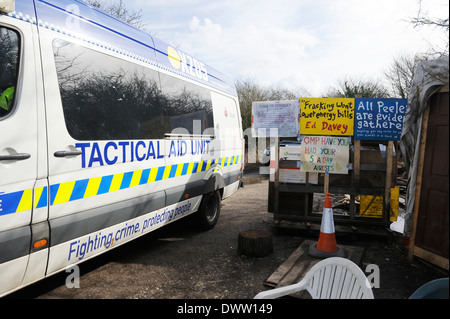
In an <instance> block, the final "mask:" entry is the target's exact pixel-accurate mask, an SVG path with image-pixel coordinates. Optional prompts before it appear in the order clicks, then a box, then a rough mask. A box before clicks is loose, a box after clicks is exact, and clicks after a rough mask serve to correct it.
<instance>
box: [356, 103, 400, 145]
mask: <svg viewBox="0 0 450 319" xmlns="http://www.w3.org/2000/svg"><path fill="white" fill-rule="evenodd" d="M407 104H408V100H407V99H364V98H359V99H355V134H354V136H355V140H377V141H378V140H381V141H399V140H400V137H401V134H402V129H403V119H404V116H405V113H406V106H407Z"/></svg>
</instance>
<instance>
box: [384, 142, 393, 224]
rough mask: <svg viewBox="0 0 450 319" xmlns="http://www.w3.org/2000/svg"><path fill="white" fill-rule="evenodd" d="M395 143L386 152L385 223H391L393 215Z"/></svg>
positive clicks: (390, 143)
mask: <svg viewBox="0 0 450 319" xmlns="http://www.w3.org/2000/svg"><path fill="white" fill-rule="evenodd" d="M393 147H394V142H393V141H389V142H388V145H387V150H386V184H385V189H384V209H383V211H384V213H385V216H384V221H385V222H386V223H388V222H389V219H390V215H391V186H392V185H391V184H392V160H393V159H392V150H393Z"/></svg>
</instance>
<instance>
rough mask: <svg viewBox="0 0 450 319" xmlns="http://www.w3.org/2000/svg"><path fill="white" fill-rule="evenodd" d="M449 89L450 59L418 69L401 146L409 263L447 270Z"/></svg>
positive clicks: (440, 60)
mask: <svg viewBox="0 0 450 319" xmlns="http://www.w3.org/2000/svg"><path fill="white" fill-rule="evenodd" d="M448 87H449V57H448V56H446V57H442V58H439V59H436V60H430V61H423V62H421V63H420V64H419V65H418V66H417V68H416V71H415V74H414V78H413V81H412V84H411V89H410V95H409V97H408V101H409V102H408V110H407V113H406V115H405V119H404V124H403V132H402V137H401V143H400V148H401V151H402V154H403V157H404V161H405V166H406V170H407V171H408V173H409V174H408V188H407V196H406V212H405V229H404V234H405V235H406V236H411V243H410V258H412V255H417V256H419V257H422V258H425V259H429V260H430V259H431V260H430V261H432V262H434V263H436V264H438V265H440V266H442V267H444V268H447V269H448V215H449V206H448V203H449V201H448V198H449V196H448V154H449V153H448V135H449V133H448V132H449V131H448V114H449V102H448V101H449V100H448V94H449V93H448V91H449V90H448ZM436 183H441V184H440V185H437V184H436ZM432 184H435V185H434V186H433V185H432ZM433 187H434V189H433ZM445 247H446V248H445Z"/></svg>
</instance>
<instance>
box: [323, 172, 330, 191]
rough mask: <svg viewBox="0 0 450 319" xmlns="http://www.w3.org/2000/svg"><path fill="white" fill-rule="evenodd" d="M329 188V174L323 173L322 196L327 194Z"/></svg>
mask: <svg viewBox="0 0 450 319" xmlns="http://www.w3.org/2000/svg"><path fill="white" fill-rule="evenodd" d="M329 188H330V174H329V173H325V179H324V182H323V192H324V194H326V193H328V192H329Z"/></svg>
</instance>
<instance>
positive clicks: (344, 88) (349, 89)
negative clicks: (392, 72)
mask: <svg viewBox="0 0 450 319" xmlns="http://www.w3.org/2000/svg"><path fill="white" fill-rule="evenodd" d="M358 96H360V97H365V98H386V97H389V91H388V90H387V89H386V88H385V87H384V85H383V84H382V83H381V82H380V81H378V80H377V81H373V80H362V79H359V80H358V79H355V78H351V77H349V76H346V77H345V79H343V80H340V81H338V82H337V87H332V88H330V89H329V90H328V92H327V93H326V97H334V98H354V97H358Z"/></svg>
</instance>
